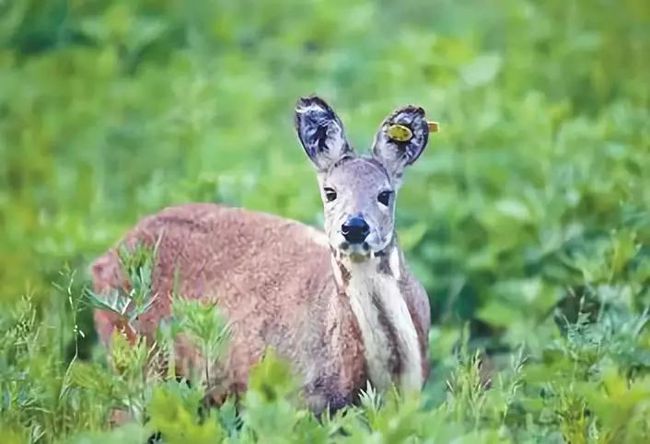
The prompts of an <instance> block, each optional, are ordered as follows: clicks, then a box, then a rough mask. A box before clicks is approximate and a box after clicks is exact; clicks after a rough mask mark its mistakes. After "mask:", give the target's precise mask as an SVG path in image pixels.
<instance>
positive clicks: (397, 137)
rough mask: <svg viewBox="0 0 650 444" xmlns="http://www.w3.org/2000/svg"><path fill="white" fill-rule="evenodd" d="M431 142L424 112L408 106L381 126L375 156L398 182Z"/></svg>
mask: <svg viewBox="0 0 650 444" xmlns="http://www.w3.org/2000/svg"><path fill="white" fill-rule="evenodd" d="M428 140H429V127H428V125H427V119H426V116H425V115H424V110H423V109H422V108H420V107H417V106H410V105H409V106H406V107H404V108H400V109H398V110H396V111H394V112H393V113H392V114H390V115H389V116H388V117H387V118H386V119H385V120H384V121H383V122H382V124H381V127H380V128H379V131H377V135H376V136H375V143H374V146H373V148H372V154H373V156H374V158H375V159H377V160H378V161H379V162H381V164H382V165H384V167H385V168H386V170H387V171H388V172H389V174H391V175H392V176H393V178H394V179H396V180H397V181H399V179H401V177H402V172H403V171H404V168H405V167H406V166H407V165H411V164H412V163H413V162H415V161H416V160H417V159H418V157H420V154H422V151H424V148H425V147H426V146H427V142H428Z"/></svg>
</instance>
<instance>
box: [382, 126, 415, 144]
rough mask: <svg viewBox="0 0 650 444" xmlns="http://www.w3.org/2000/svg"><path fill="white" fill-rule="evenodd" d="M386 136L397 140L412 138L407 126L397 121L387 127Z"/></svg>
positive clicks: (405, 140) (411, 132)
mask: <svg viewBox="0 0 650 444" xmlns="http://www.w3.org/2000/svg"><path fill="white" fill-rule="evenodd" d="M386 132H387V133H388V137H390V138H391V139H392V140H395V141H397V142H408V141H409V140H411V139H412V138H413V131H411V129H410V128H409V127H406V126H404V125H399V124H397V123H395V124H393V125H391V126H389V127H388V130H387V131H386Z"/></svg>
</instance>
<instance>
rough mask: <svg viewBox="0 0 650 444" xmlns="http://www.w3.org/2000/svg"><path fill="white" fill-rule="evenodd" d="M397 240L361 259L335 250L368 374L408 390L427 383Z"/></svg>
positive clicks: (335, 264) (338, 279)
mask: <svg viewBox="0 0 650 444" xmlns="http://www.w3.org/2000/svg"><path fill="white" fill-rule="evenodd" d="M395 239H396V238H395V236H394V235H393V241H392V242H391V243H390V244H389V245H388V247H386V249H384V250H383V251H381V252H380V253H378V254H375V255H374V256H373V257H371V258H369V259H368V260H366V261H364V262H360V263H356V262H351V261H350V260H349V258H346V257H341V256H340V255H337V254H336V253H335V252H333V253H332V265H333V267H334V275H335V278H336V282H337V286H338V288H339V291H340V292H341V293H344V294H345V296H346V297H347V299H348V301H349V303H350V307H351V308H352V311H353V313H354V315H355V317H356V320H357V324H358V325H359V329H360V331H361V336H362V339H363V345H364V354H365V359H366V366H367V370H368V376H369V379H370V381H371V383H372V384H373V386H374V387H376V388H378V389H380V390H386V389H387V388H389V387H390V386H391V385H392V384H394V385H395V386H397V387H398V388H399V389H401V390H403V391H411V390H419V389H420V388H421V386H422V370H421V369H422V367H421V360H422V357H421V354H420V348H419V343H418V336H417V332H416V330H415V326H414V324H413V319H412V318H411V314H410V313H409V310H408V306H407V304H406V298H405V295H404V294H403V292H402V287H403V286H402V285H400V281H401V280H402V279H404V278H405V276H404V270H405V268H404V266H403V264H402V261H403V255H402V254H401V251H400V249H399V246H398V245H397V241H396V240H395Z"/></svg>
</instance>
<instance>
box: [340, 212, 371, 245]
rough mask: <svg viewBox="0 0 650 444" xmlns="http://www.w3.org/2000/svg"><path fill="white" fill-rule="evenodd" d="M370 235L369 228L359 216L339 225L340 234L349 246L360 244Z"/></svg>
mask: <svg viewBox="0 0 650 444" xmlns="http://www.w3.org/2000/svg"><path fill="white" fill-rule="evenodd" d="M368 233H370V227H369V226H368V224H367V223H366V221H365V220H364V219H363V217H360V216H354V217H351V218H350V219H348V220H347V222H345V223H344V224H343V225H341V234H343V237H344V238H345V240H346V241H348V242H350V243H351V244H360V243H361V242H363V241H364V240H366V237H367V236H368Z"/></svg>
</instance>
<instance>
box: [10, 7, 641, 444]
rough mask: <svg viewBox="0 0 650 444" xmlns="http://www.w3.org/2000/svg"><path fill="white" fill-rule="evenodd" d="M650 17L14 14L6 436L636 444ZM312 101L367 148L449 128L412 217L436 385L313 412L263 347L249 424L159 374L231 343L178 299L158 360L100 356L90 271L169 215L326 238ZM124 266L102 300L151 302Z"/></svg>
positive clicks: (565, 11) (254, 10)
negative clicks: (432, 126) (413, 130)
mask: <svg viewBox="0 0 650 444" xmlns="http://www.w3.org/2000/svg"><path fill="white" fill-rule="evenodd" d="M649 23H650V6H649V5H648V2H647V1H644V0H624V1H613V0H596V1H593V0H571V1H560V0H546V1H532V0H524V1H521V0H499V1H497V2H490V3H489V5H488V3H486V2H482V1H479V0H468V1H465V2H458V1H451V0H440V1H437V2H427V1H425V0H400V1H399V2H387V1H371V0H307V1H297V0H296V1H291V0H282V1H280V0H277V1H273V2H253V1H251V0H240V1H227V0H203V1H200V0H189V1H185V2H177V1H173V0H137V1H136V0H112V1H99V0H87V1H79V0H76V1H75V0H48V1H43V0H8V1H6V0H5V1H0V232H1V233H2V236H0V304H2V305H1V310H0V429H1V430H0V432H1V436H2V439H3V442H6V443H23V442H38V443H54V442H56V443H58V442H70V443H90V442H93V443H95V442H98V443H102V442H105V443H120V444H126V443H131V442H133V443H141V442H145V441H146V440H147V438H149V437H152V436H154V433H159V435H155V436H154V437H158V438H159V439H162V440H163V441H164V442H168V443H187V442H195V443H213V442H221V441H224V442H233V443H236V442H241V443H248V442H264V443H270V442H278V443H279V442H283V443H284V442H297V443H302V442H350V443H357V442H358V443H398V442H429V443H441V442H454V443H464V442H467V443H476V442H486V443H488V442H489V443H491V442H526V443H529V442H530V443H533V442H544V443H547V442H557V443H561V442H567V443H587V442H589V443H591V442H594V443H638V442H647V441H648V440H649V438H650V375H649V373H650V372H649V370H650V331H649V329H648V327H647V324H648V317H649V312H648V306H649V305H650V289H649V286H650V260H649V259H650V210H649V209H650V180H649V179H648V171H650V123H649V122H650V106H649V105H650V84H649V83H648V77H649V75H650V58H649V57H648V56H647V55H648V54H650V26H649ZM311 92H318V93H319V94H321V95H323V96H325V97H327V98H328V100H329V101H330V102H331V103H332V104H334V105H335V107H336V108H337V110H338V111H339V112H340V114H341V116H342V118H343V119H344V121H345V122H346V124H347V128H348V132H349V134H350V136H351V138H352V140H353V141H354V143H355V145H356V146H357V147H359V148H364V147H367V146H369V144H370V140H371V136H372V134H373V133H374V131H375V130H376V128H377V126H378V124H379V122H380V121H381V119H382V118H383V116H385V115H386V114H388V113H389V112H390V111H391V110H392V109H393V108H395V107H397V106H399V105H402V104H405V103H407V102H415V103H417V104H420V105H422V106H424V107H425V108H426V110H427V112H428V115H429V117H430V118H431V119H433V120H437V121H440V122H441V129H442V131H441V133H440V134H437V135H435V136H433V137H432V138H431V142H430V146H429V148H428V149H427V151H426V152H425V153H424V155H423V157H422V158H421V160H419V161H418V163H417V164H416V165H414V167H413V168H412V169H411V171H409V174H408V177H407V178H406V183H405V186H404V187H403V190H402V191H401V193H400V199H399V207H400V208H399V210H398V213H399V214H398V219H399V220H398V223H399V233H400V239H401V241H402V243H403V246H404V248H405V250H406V253H407V256H408V258H409V261H410V263H411V265H412V267H413V269H414V271H415V273H416V274H417V276H418V277H419V278H420V279H421V280H422V282H423V283H424V284H425V285H426V287H427V290H428V292H429V295H430V299H431V302H432V316H433V319H434V323H435V325H434V326H433V328H432V330H431V333H430V349H431V355H432V360H433V365H434V367H433V372H432V376H431V379H430V381H429V383H428V385H427V387H426V388H425V390H424V393H423V394H422V396H421V397H420V398H417V399H415V398H414V399H410V398H409V399H400V398H399V397H398V396H396V395H394V394H391V393H388V394H385V395H383V396H380V395H378V394H376V393H375V392H374V391H373V390H372V388H369V389H368V391H367V393H366V394H365V395H364V397H363V403H362V405H361V406H359V407H354V408H350V409H348V410H347V411H345V412H342V413H340V414H337V415H335V416H332V417H323V418H314V417H313V416H312V415H310V414H308V413H307V412H306V411H305V410H303V409H302V408H301V406H300V403H299V402H298V401H297V400H296V396H295V395H296V393H295V385H294V382H292V378H291V375H290V372H289V369H288V368H287V367H286V365H285V364H283V363H282V362H280V361H279V360H278V359H276V358H274V357H273V355H272V353H270V354H269V356H268V357H267V358H266V359H265V360H264V361H263V362H262V363H260V365H259V366H258V367H257V368H256V369H255V371H254V374H253V376H252V377H251V382H250V385H251V390H250V391H249V392H248V394H247V395H246V397H245V399H244V401H243V409H242V410H241V411H240V412H239V413H238V412H237V411H236V410H235V406H234V404H233V403H232V402H228V403H227V404H226V405H225V406H223V407H222V408H220V409H212V410H207V409H205V408H199V406H200V404H201V403H200V400H201V398H202V391H203V389H204V387H202V385H201V381H202V379H201V375H200V374H197V375H196V377H195V378H192V381H190V382H191V384H190V385H188V384H187V383H186V381H176V379H175V377H174V375H173V372H170V373H169V374H166V375H165V377H164V378H156V377H154V376H153V375H151V374H148V373H147V372H145V371H143V368H144V367H143V363H144V362H145V361H147V360H148V359H151V358H156V357H160V356H162V357H164V355H165V353H168V351H166V350H168V348H167V349H166V348H165V344H168V343H169V341H171V340H172V338H173V337H174V335H176V334H178V333H179V332H185V333H188V334H189V335H190V337H192V338H193V339H194V340H196V341H197V344H199V346H201V347H202V349H203V350H204V351H205V354H206V356H218V355H219V353H220V351H221V350H222V347H223V346H226V344H227V325H226V324H225V321H224V320H223V319H222V318H221V317H220V316H219V315H218V313H215V312H213V311H210V310H205V309H203V307H201V306H193V305H191V304H187V303H185V305H183V301H182V299H179V300H178V301H177V302H176V303H177V304H179V305H178V312H177V313H181V314H182V316H177V318H176V319H172V320H170V321H169V323H167V324H165V325H164V328H162V329H161V337H160V344H161V347H160V349H159V350H158V351H156V352H155V353H157V354H159V355H160V356H152V353H154V352H153V351H151V350H149V349H148V348H147V347H146V346H144V344H141V343H139V344H138V345H136V346H134V347H131V346H128V345H127V344H126V342H125V341H124V339H123V338H121V337H120V336H117V337H116V338H115V341H114V345H113V351H112V353H111V356H109V357H107V356H106V352H105V351H104V350H103V348H102V347H99V346H98V345H97V340H96V336H95V334H94V332H93V327H92V317H91V308H92V306H93V304H97V303H99V302H98V301H97V300H96V298H94V297H93V295H92V294H89V293H88V292H87V291H85V290H84V289H85V288H87V286H88V275H87V271H86V270H87V266H88V263H89V262H90V260H92V258H93V257H94V256H95V255H97V254H98V253H99V252H101V251H103V250H105V249H106V248H107V247H108V246H109V245H111V244H112V243H113V242H114V241H115V240H116V239H117V238H118V237H119V236H120V235H121V234H122V233H123V232H124V231H125V230H126V229H127V228H128V227H129V226H131V225H132V224H133V223H134V222H135V221H136V220H137V218H138V217H140V216H142V215H145V214H148V213H151V212H154V211H156V210H158V209H160V208H161V207H163V206H165V205H169V204H172V203H179V202H185V201H217V202H224V203H227V204H232V205H241V206H246V207H248V208H252V209H258V210H262V211H268V212H273V213H276V214H280V215H283V216H286V217H291V218H296V219H299V220H302V221H304V222H306V223H310V224H313V225H319V223H320V213H321V205H320V202H319V198H318V193H317V190H316V185H315V181H314V177H313V171H312V169H311V167H310V165H309V163H308V162H307V160H306V158H305V156H304V154H303V153H302V152H301V149H300V147H299V145H298V143H297V140H296V138H295V135H294V134H293V128H292V122H291V119H292V110H293V105H294V103H295V100H296V98H297V97H299V96H300V95H304V94H307V93H311ZM133 257H135V258H136V259H137V260H136V261H135V262H132V263H131V266H129V267H128V269H129V270H130V273H131V275H132V277H133V278H134V279H138V282H139V285H138V286H137V287H138V290H137V291H136V292H135V293H134V294H131V295H116V296H115V299H114V300H113V302H114V303H115V304H120V303H123V302H124V301H125V299H124V298H134V299H135V300H136V301H137V302H138V304H139V305H138V304H136V305H138V307H136V309H146V303H147V298H148V297H149V295H148V294H147V285H146V284H147V282H148V281H147V279H148V277H147V273H148V262H147V260H146V258H147V255H135V256H133ZM127 262H128V261H127ZM113 308H116V309H120V306H119V305H116V306H113ZM122 308H124V306H122ZM125 315H126V317H127V318H129V316H134V314H133V312H131V313H126V312H125ZM483 354H485V355H487V356H489V357H490V359H489V360H488V361H486V362H487V363H489V365H487V364H486V365H481V364H480V362H481V361H482V360H481V359H479V358H478V356H480V355H483ZM107 358H108V359H107ZM488 367H489V368H488ZM116 370H119V371H116ZM486 374H487V375H489V378H490V380H491V383H490V384H486V383H485V375H486ZM115 408H119V409H122V410H124V411H126V412H128V413H129V414H130V415H131V417H132V420H131V421H130V422H128V423H127V424H126V425H124V426H121V427H117V428H114V429H111V428H110V427H109V424H108V417H109V414H110V412H111V411H112V410H113V409H115Z"/></svg>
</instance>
